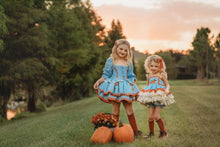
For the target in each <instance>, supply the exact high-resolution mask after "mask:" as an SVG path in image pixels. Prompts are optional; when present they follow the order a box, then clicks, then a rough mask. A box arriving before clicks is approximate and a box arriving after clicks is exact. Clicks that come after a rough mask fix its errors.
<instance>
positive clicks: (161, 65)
mask: <svg viewBox="0 0 220 147" xmlns="http://www.w3.org/2000/svg"><path fill="white" fill-rule="evenodd" d="M157 62H158V63H159V69H161V68H163V59H162V58H158V59H157Z"/></svg>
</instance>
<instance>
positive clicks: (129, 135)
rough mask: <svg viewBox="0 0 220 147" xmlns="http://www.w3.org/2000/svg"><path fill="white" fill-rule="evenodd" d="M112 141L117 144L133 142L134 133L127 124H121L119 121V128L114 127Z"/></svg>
mask: <svg viewBox="0 0 220 147" xmlns="http://www.w3.org/2000/svg"><path fill="white" fill-rule="evenodd" d="M113 139H114V141H115V142H117V143H121V142H133V141H134V131H133V129H132V128H131V126H130V125H128V124H123V123H122V122H121V121H120V123H119V126H117V127H115V129H114V131H113Z"/></svg>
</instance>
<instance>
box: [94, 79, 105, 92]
mask: <svg viewBox="0 0 220 147" xmlns="http://www.w3.org/2000/svg"><path fill="white" fill-rule="evenodd" d="M103 81H105V78H103V77H101V78H100V79H99V80H98V81H96V82H95V84H94V86H93V88H94V89H95V90H97V89H98V88H99V84H101V83H102V82H103Z"/></svg>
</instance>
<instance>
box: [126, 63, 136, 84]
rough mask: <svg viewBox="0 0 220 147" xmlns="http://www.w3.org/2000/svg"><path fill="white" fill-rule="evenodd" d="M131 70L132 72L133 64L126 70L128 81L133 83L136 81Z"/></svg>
mask: <svg viewBox="0 0 220 147" xmlns="http://www.w3.org/2000/svg"><path fill="white" fill-rule="evenodd" d="M133 70H134V67H133V64H130V66H129V68H128V80H129V81H130V82H133V83H135V82H136V81H137V79H136V75H135V74H134V71H133Z"/></svg>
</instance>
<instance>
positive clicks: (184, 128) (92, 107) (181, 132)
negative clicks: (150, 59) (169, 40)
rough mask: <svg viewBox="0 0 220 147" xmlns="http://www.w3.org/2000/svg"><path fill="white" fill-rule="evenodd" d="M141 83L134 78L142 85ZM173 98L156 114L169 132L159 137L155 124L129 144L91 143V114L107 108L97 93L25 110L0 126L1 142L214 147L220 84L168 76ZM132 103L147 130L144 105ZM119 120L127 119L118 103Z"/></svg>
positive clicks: (218, 132) (218, 123)
mask: <svg viewBox="0 0 220 147" xmlns="http://www.w3.org/2000/svg"><path fill="white" fill-rule="evenodd" d="M145 84H146V82H144V81H141V82H138V86H139V88H140V89H141V88H143V87H144V86H145ZM170 85H171V90H172V93H173V95H174V96H175V99H176V103H175V104H173V105H170V106H169V107H165V108H164V109H163V110H162V113H161V116H162V118H163V120H164V123H165V126H166V129H167V131H168V134H169V137H168V138H167V139H164V140H160V139H158V135H159V129H158V127H157V125H155V131H156V132H155V137H153V138H152V139H150V140H147V139H144V138H136V139H135V141H134V142H133V143H129V144H117V143H114V142H111V143H109V144H106V145H97V144H92V143H91V142H90V137H91V136H92V134H93V131H94V130H93V126H92V124H91V123H90V119H91V117H92V115H95V114H97V113H99V112H109V113H111V111H112V108H111V105H109V104H105V103H103V102H102V101H100V100H99V99H98V98H97V96H96V95H95V96H93V97H90V98H87V99H83V100H80V101H76V102H73V103H69V104H66V105H62V106H59V107H53V108H50V109H48V110H47V111H46V112H42V113H36V114H30V115H28V116H26V117H24V118H22V119H18V120H12V121H8V122H7V123H4V124H1V125H0V133H1V135H0V146H3V147H4V146H10V147H13V146H14V147H18V146H22V147H23V146H28V147H29V146H31V147H38V146H40V147H48V146H53V147H60V146H77V147H81V146H82V147H88V146H107V147H108V146H109V147H110V146H126V147H133V146H138V147H139V146H153V147H154V146H155V147H157V146H186V147H188V146H199V147H200V146H202V147H206V146H211V147H213V146H216V147H217V146H219V145H220V144H219V142H220V140H219V136H220V129H219V128H220V97H219V95H220V91H219V89H220V86H218V85H219V84H218V82H216V81H214V84H212V85H209V86H205V85H204V83H203V82H197V81H196V80H180V81H170ZM133 108H134V112H135V116H136V120H137V124H138V127H139V129H140V130H141V131H142V132H143V133H144V134H148V123H147V117H148V111H147V108H146V107H144V106H142V105H140V104H139V103H137V102H134V103H133ZM120 119H122V121H123V122H124V123H128V120H127V116H126V113H125V110H124V108H123V106H122V105H121V114H120Z"/></svg>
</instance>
